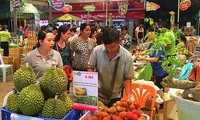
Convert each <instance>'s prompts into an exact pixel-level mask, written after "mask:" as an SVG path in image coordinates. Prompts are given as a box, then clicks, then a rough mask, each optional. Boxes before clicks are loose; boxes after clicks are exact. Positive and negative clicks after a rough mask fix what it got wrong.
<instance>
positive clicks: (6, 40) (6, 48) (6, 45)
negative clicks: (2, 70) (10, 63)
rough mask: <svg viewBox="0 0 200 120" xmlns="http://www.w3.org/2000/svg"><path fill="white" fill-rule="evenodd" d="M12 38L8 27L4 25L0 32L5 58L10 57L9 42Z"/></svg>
mask: <svg viewBox="0 0 200 120" xmlns="http://www.w3.org/2000/svg"><path fill="white" fill-rule="evenodd" d="M10 38H11V36H10V33H9V32H8V31H6V27H5V26H4V25H3V26H2V29H1V31H0V41H1V48H2V49H3V56H9V40H10Z"/></svg>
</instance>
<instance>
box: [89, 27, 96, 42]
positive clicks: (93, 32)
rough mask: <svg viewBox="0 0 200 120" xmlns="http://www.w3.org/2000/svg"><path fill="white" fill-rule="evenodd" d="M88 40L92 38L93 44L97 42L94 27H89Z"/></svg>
mask: <svg viewBox="0 0 200 120" xmlns="http://www.w3.org/2000/svg"><path fill="white" fill-rule="evenodd" d="M89 37H90V38H92V39H93V40H94V41H95V42H97V39H96V37H97V29H96V27H95V26H91V33H90V36H89Z"/></svg>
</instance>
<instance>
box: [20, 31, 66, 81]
mask: <svg viewBox="0 0 200 120" xmlns="http://www.w3.org/2000/svg"><path fill="white" fill-rule="evenodd" d="M54 38H55V36H54V35H53V33H46V32H44V31H40V32H39V33H38V43H37V45H36V46H35V47H34V49H33V50H32V51H30V52H29V53H28V54H27V56H26V57H25V58H24V61H23V62H22V66H26V65H27V64H28V65H29V66H32V67H33V69H34V72H35V74H36V78H37V79H38V80H40V78H41V76H42V75H43V72H44V71H45V69H46V68H48V67H51V66H52V64H56V67H59V68H61V67H62V66H63V62H62V58H61V56H60V53H59V52H57V51H55V50H53V49H52V48H53V45H54Z"/></svg>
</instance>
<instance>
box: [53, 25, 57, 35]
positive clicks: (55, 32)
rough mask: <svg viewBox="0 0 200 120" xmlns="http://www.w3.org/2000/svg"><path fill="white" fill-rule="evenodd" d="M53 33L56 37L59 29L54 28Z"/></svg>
mask: <svg viewBox="0 0 200 120" xmlns="http://www.w3.org/2000/svg"><path fill="white" fill-rule="evenodd" d="M52 33H53V34H54V35H55V36H56V35H57V34H58V28H57V27H53V31H52Z"/></svg>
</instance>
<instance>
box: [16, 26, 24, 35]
mask: <svg viewBox="0 0 200 120" xmlns="http://www.w3.org/2000/svg"><path fill="white" fill-rule="evenodd" d="M21 29H22V26H16V30H17V32H16V35H17V36H23V31H22V30H21Z"/></svg>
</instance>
